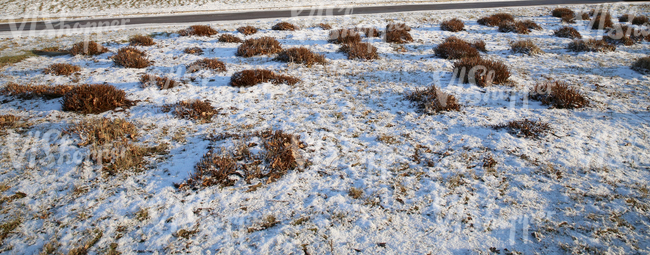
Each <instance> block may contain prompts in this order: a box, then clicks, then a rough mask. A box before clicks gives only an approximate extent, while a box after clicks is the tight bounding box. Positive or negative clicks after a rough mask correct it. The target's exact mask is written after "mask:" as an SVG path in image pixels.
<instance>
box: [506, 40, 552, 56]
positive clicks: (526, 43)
mask: <svg viewBox="0 0 650 255" xmlns="http://www.w3.org/2000/svg"><path fill="white" fill-rule="evenodd" d="M510 49H511V50H512V52H514V53H523V54H528V55H537V54H542V53H544V51H543V50H541V49H540V48H539V47H537V45H535V43H534V42H533V41H532V40H520V41H516V42H514V43H512V44H510Z"/></svg>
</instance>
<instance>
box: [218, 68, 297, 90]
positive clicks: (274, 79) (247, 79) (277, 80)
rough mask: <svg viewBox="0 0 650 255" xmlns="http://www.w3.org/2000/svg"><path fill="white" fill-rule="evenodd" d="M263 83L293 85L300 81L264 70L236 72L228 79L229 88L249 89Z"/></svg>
mask: <svg viewBox="0 0 650 255" xmlns="http://www.w3.org/2000/svg"><path fill="white" fill-rule="evenodd" d="M264 82H271V83H273V84H281V83H284V84H287V85H294V84H296V83H298V82H300V79H298V78H295V77H293V76H288V75H279V74H276V73H274V72H273V71H270V70H265V69H254V70H244V71H240V72H236V73H235V74H233V76H232V77H231V78H230V86H233V87H250V86H255V85H257V84H260V83H264Z"/></svg>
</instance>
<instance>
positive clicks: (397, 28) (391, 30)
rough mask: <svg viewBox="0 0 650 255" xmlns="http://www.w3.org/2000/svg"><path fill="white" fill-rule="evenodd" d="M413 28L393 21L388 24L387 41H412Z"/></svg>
mask: <svg viewBox="0 0 650 255" xmlns="http://www.w3.org/2000/svg"><path fill="white" fill-rule="evenodd" d="M409 31H411V28H410V27H409V26H407V25H406V24H404V23H391V24H388V25H386V42H388V43H407V42H412V41H413V37H411V33H409Z"/></svg>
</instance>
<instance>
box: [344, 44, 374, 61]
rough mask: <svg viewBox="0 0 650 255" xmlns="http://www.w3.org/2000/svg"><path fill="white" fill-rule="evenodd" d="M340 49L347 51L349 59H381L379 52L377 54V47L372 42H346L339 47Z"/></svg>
mask: <svg viewBox="0 0 650 255" xmlns="http://www.w3.org/2000/svg"><path fill="white" fill-rule="evenodd" d="M339 51H342V52H345V54H347V55H348V59H361V60H373V59H379V54H377V47H375V46H373V45H372V44H370V43H351V44H344V45H343V46H341V48H339Z"/></svg>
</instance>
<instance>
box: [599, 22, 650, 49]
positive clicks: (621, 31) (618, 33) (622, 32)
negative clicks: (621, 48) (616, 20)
mask: <svg viewBox="0 0 650 255" xmlns="http://www.w3.org/2000/svg"><path fill="white" fill-rule="evenodd" d="M644 34H645V36H644ZM647 36H648V34H647V32H645V31H642V30H641V29H636V28H633V27H629V26H626V25H620V24H616V25H614V26H613V27H612V28H611V29H609V30H608V31H607V33H606V34H605V35H604V36H603V40H605V41H606V42H608V43H611V44H623V45H626V46H630V45H634V44H636V43H639V42H641V41H643V40H644V37H647Z"/></svg>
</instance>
